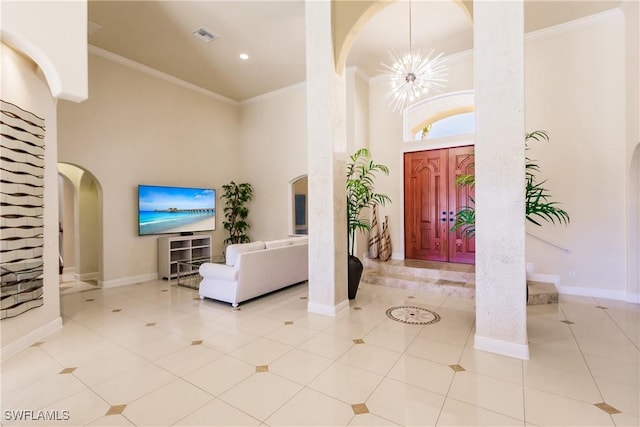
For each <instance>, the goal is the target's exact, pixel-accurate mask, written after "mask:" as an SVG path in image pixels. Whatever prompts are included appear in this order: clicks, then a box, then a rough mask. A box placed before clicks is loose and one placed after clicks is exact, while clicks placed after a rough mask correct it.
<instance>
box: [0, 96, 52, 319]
mask: <svg viewBox="0 0 640 427" xmlns="http://www.w3.org/2000/svg"><path fill="white" fill-rule="evenodd" d="M44 132H45V128H44V120H43V119H41V118H40V117H38V116H36V115H34V114H32V113H30V112H28V111H25V110H23V109H21V108H20V107H18V106H16V105H14V104H11V103H9V102H4V101H0V133H1V136H2V139H1V144H0V319H5V318H7V317H14V316H18V315H19V314H22V313H24V312H25V311H27V310H30V309H32V308H36V307H40V306H42V304H43V303H44V301H43V296H42V293H43V282H42V273H43V267H44V263H43V258H42V254H43V249H44V239H43V235H44V220H43V213H44V202H43V200H44Z"/></svg>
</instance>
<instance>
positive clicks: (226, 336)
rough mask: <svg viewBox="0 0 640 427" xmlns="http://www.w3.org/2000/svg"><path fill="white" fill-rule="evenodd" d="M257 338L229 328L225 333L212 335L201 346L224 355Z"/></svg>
mask: <svg viewBox="0 0 640 427" xmlns="http://www.w3.org/2000/svg"><path fill="white" fill-rule="evenodd" d="M258 338H259V337H258V336H257V335H254V334H250V333H248V332H243V331H238V330H235V329H232V328H229V330H227V331H225V332H221V333H219V334H215V335H213V336H212V337H211V338H210V339H208V340H207V341H205V342H204V343H203V345H205V346H207V347H210V348H212V349H214V350H216V351H219V352H220V353H225V354H226V353H231V352H233V351H235V350H237V349H239V348H241V347H243V346H245V345H247V344H249V343H250V342H252V341H255V340H257V339H258Z"/></svg>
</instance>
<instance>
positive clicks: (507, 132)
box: [473, 0, 529, 359]
mask: <svg viewBox="0 0 640 427" xmlns="http://www.w3.org/2000/svg"><path fill="white" fill-rule="evenodd" d="M473 14H474V86H475V101H476V145H475V158H476V159H475V163H476V170H475V173H476V210H477V211H476V250H477V252H476V254H477V255H476V336H475V343H474V347H475V348H476V349H479V350H486V351H490V352H494V353H500V354H504V355H507V356H511V357H516V358H519V359H528V358H529V346H528V344H527V307H526V301H525V299H526V297H525V294H526V258H525V209H524V208H525V167H524V166H525V146H524V133H525V128H524V7H523V1H522V0H513V1H508V2H497V1H491V0H477V1H475V2H474V11H473Z"/></svg>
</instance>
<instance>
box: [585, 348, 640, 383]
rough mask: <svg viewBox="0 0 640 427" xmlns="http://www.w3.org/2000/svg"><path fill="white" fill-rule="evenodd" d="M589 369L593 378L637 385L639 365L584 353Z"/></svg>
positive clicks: (639, 380)
mask: <svg viewBox="0 0 640 427" xmlns="http://www.w3.org/2000/svg"><path fill="white" fill-rule="evenodd" d="M585 359H587V364H588V365H589V369H590V370H591V373H592V374H593V376H594V377H595V378H602V379H608V380H612V381H617V382H620V383H624V384H628V385H632V386H635V387H638V386H639V385H640V365H638V364H635V363H631V362H621V361H618V360H616V361H613V360H611V359H607V358H604V357H600V356H594V355H592V354H585Z"/></svg>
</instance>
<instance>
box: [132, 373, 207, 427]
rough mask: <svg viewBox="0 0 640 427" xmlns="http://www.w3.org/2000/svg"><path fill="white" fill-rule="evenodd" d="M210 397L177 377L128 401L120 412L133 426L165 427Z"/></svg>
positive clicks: (198, 406)
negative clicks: (136, 398) (134, 399)
mask: <svg viewBox="0 0 640 427" xmlns="http://www.w3.org/2000/svg"><path fill="white" fill-rule="evenodd" d="M211 400H213V396H212V395H210V394H208V393H206V392H204V391H202V390H201V389H199V388H197V387H195V386H193V385H191V384H189V383H188V382H186V381H184V380H181V379H178V380H176V381H173V382H171V383H169V384H167V385H165V386H163V387H161V388H159V389H157V390H155V391H152V392H151V393H149V394H147V395H145V396H143V397H141V398H140V399H138V400H136V401H134V402H131V403H130V404H128V405H127V407H126V408H125V410H124V412H123V413H122V414H123V415H124V416H125V417H127V418H128V419H129V420H131V421H132V422H133V423H134V424H135V425H140V426H167V425H172V424H173V423H175V422H176V421H178V420H180V419H182V418H184V417H185V416H186V415H188V414H191V413H192V412H194V411H195V410H196V409H198V408H200V407H201V406H203V405H205V404H206V403H207V402H209V401H211Z"/></svg>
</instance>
